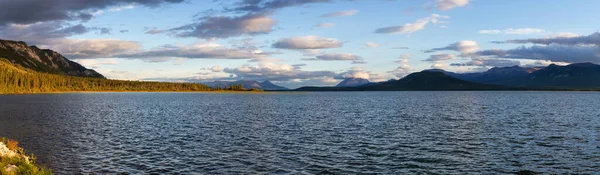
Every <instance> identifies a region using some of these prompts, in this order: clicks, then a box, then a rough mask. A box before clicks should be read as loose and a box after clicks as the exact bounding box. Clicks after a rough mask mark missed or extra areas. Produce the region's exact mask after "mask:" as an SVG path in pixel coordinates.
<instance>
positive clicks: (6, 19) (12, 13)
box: [0, 0, 184, 25]
mask: <svg viewBox="0 0 600 175" xmlns="http://www.w3.org/2000/svg"><path fill="white" fill-rule="evenodd" d="M183 1H184V0H52V1H49V0H1V1H0V7H3V8H2V10H0V25H6V24H11V23H13V24H33V23H36V22H46V21H57V20H69V21H72V20H81V21H87V20H89V19H91V18H92V17H93V15H92V13H93V11H95V10H99V9H104V8H107V7H111V6H117V5H125V4H139V5H143V6H148V7H157V6H160V5H162V4H166V3H181V2H183ZM6 7H9V8H6Z"/></svg>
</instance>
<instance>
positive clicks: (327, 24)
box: [315, 22, 335, 28]
mask: <svg viewBox="0 0 600 175" xmlns="http://www.w3.org/2000/svg"><path fill="white" fill-rule="evenodd" d="M315 26H316V27H320V28H329V27H333V26H335V23H329V22H325V23H319V24H317V25H315Z"/></svg>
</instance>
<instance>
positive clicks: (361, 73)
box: [335, 67, 371, 80]
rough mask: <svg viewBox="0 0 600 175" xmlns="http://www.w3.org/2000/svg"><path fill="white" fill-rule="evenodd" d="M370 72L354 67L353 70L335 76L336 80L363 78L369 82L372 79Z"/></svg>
mask: <svg viewBox="0 0 600 175" xmlns="http://www.w3.org/2000/svg"><path fill="white" fill-rule="evenodd" d="M370 74H371V73H370V72H366V71H365V70H363V68H362V67H353V68H352V69H351V70H349V71H346V72H342V73H339V74H338V75H336V76H335V78H336V79H346V78H362V79H366V80H368V79H369V78H370V76H371V75H370Z"/></svg>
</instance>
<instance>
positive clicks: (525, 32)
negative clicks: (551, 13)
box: [479, 28, 546, 35]
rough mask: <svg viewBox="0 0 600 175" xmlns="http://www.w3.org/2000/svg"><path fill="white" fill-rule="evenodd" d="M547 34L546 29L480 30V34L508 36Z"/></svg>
mask: <svg viewBox="0 0 600 175" xmlns="http://www.w3.org/2000/svg"><path fill="white" fill-rule="evenodd" d="M544 32H546V31H545V30H544V29H537V28H516V29H514V28H507V29H504V30H497V29H496V30H480V31H479V34H488V35H494V34H507V35H532V34H541V33H544Z"/></svg>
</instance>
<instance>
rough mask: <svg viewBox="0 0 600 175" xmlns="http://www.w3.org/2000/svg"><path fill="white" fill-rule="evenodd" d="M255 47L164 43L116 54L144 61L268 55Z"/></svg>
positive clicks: (241, 57)
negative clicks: (143, 49) (138, 50)
mask: <svg viewBox="0 0 600 175" xmlns="http://www.w3.org/2000/svg"><path fill="white" fill-rule="evenodd" d="M269 55H270V53H265V52H263V51H261V50H259V49H256V48H242V49H240V48H228V47H224V46H221V45H219V44H217V43H210V42H209V43H198V44H193V45H187V46H174V45H164V46H162V47H158V48H155V49H151V50H146V51H140V52H136V53H130V54H121V55H116V57H120V58H130V59H142V60H146V61H154V62H161V61H168V60H170V59H171V58H189V59H252V58H263V57H266V56H269Z"/></svg>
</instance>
